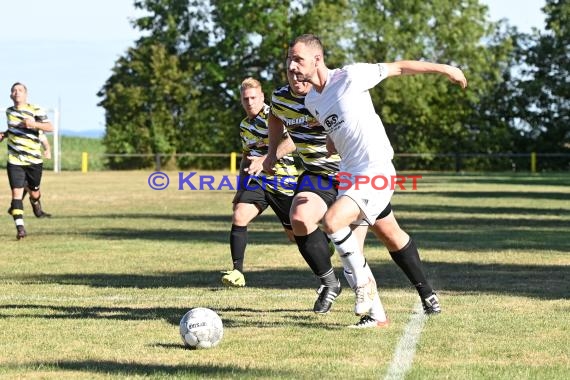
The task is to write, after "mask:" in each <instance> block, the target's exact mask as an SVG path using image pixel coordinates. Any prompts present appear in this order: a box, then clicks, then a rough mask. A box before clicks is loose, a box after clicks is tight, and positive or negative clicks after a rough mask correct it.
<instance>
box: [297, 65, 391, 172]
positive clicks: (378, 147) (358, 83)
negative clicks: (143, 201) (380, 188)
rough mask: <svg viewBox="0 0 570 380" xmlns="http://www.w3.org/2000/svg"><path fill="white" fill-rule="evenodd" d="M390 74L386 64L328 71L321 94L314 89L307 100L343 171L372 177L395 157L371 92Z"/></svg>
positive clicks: (307, 105) (346, 67) (351, 66)
mask: <svg viewBox="0 0 570 380" xmlns="http://www.w3.org/2000/svg"><path fill="white" fill-rule="evenodd" d="M387 75H388V68H387V67H386V65H385V64H383V63H377V64H370V63H356V64H353V65H348V66H345V67H343V68H342V69H334V70H329V71H328V77H327V81H326V84H325V87H324V89H323V91H322V93H319V92H317V91H316V90H315V88H314V87H313V88H312V89H311V90H310V91H309V93H308V94H307V96H306V97H305V107H306V108H307V109H308V110H309V111H310V112H311V113H312V114H313V115H314V116H315V117H316V118H317V120H318V121H319V122H320V123H321V125H322V126H323V127H324V128H325V131H326V132H327V134H328V135H329V137H330V138H331V140H332V141H333V142H334V144H335V147H336V149H337V152H338V153H339V154H340V156H341V163H340V169H341V171H345V172H349V173H352V174H356V173H358V174H373V173H374V172H375V171H376V170H377V169H378V168H379V167H382V166H383V165H386V164H387V163H390V161H391V160H392V158H393V156H394V150H393V149H392V145H391V144H390V141H389V140H388V136H387V135H386V130H385V129H384V125H383V124H382V121H381V120H380V117H379V116H378V115H377V114H376V111H375V110H374V105H373V103H372V98H371V97H370V93H369V91H368V90H369V89H371V88H372V87H374V86H376V85H377V84H378V83H380V82H381V81H382V80H384V79H385V78H386V77H387Z"/></svg>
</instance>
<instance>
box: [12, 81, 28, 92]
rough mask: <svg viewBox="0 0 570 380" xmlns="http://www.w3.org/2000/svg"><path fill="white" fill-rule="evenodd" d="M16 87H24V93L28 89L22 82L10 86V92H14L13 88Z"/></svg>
mask: <svg viewBox="0 0 570 380" xmlns="http://www.w3.org/2000/svg"><path fill="white" fill-rule="evenodd" d="M16 86H22V87H24V90H26V92H28V88H27V87H26V85H25V84H23V83H22V82H16V83H14V84H13V85H12V87H10V92H12V91H14V87H16Z"/></svg>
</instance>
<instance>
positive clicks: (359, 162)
mask: <svg viewBox="0 0 570 380" xmlns="http://www.w3.org/2000/svg"><path fill="white" fill-rule="evenodd" d="M287 65H288V67H287V68H288V70H290V71H291V72H292V73H294V75H295V77H296V79H297V80H301V81H306V82H309V83H311V84H312V85H313V88H312V89H311V91H309V93H308V94H307V95H306V97H305V106H306V107H307V109H308V110H309V111H310V112H311V113H312V114H313V115H315V117H316V118H317V120H318V121H319V122H320V123H321V124H322V125H323V126H324V128H325V131H326V133H327V135H328V136H329V138H330V139H331V140H332V142H333V143H334V146H335V147H336V150H337V151H338V153H339V154H340V156H341V157H342V160H341V168H340V172H345V173H349V176H348V178H347V179H348V180H349V181H350V183H351V186H346V187H348V188H346V187H344V188H343V189H342V190H340V191H339V194H338V197H337V200H336V201H335V202H334V204H333V205H332V206H331V207H330V208H329V209H328V211H327V212H326V214H325V217H324V219H323V229H324V231H325V232H326V233H327V234H328V235H329V237H330V238H331V240H332V241H333V242H334V243H335V245H336V248H337V251H338V253H339V255H340V258H341V261H342V263H343V266H344V267H345V268H346V269H348V270H349V271H350V272H351V273H352V274H353V276H354V281H355V293H356V302H355V310H354V311H355V313H356V314H358V315H364V314H366V313H368V312H369V311H370V308H371V307H372V300H373V299H374V297H375V296H376V293H377V289H376V286H375V281H374V279H373V278H370V275H369V274H367V273H366V272H365V271H364V270H363V268H364V265H365V258H364V255H363V253H362V250H361V248H360V247H359V243H358V239H357V238H356V236H355V235H354V234H353V233H352V231H351V228H350V225H351V223H355V222H356V223H358V222H359V221H364V222H366V223H368V224H370V225H372V224H374V222H375V220H376V217H377V216H378V215H379V214H380V213H381V212H382V211H383V210H384V209H385V208H386V206H387V205H388V204H389V202H390V199H391V197H392V194H393V189H391V187H390V186H387V187H385V188H383V189H380V188H381V187H382V186H373V185H372V183H371V181H369V182H368V183H363V182H364V180H365V179H366V178H368V179H369V180H371V179H372V178H373V177H376V176H383V177H384V178H387V179H388V180H389V179H390V178H391V176H393V175H395V173H396V172H395V169H394V166H393V164H392V158H393V153H394V151H393V149H392V146H391V144H390V141H389V140H388V137H387V135H386V132H385V129H384V126H383V125H382V121H381V120H380V117H379V116H378V115H377V114H376V111H375V109H374V105H373V103H372V99H371V97H370V93H369V89H371V88H373V87H374V86H376V85H377V84H378V83H380V82H381V81H382V80H384V79H386V78H388V77H392V76H398V75H406V74H407V75H414V74H428V73H434V74H440V75H444V76H447V77H448V78H449V80H451V81H452V82H454V83H457V84H459V85H460V86H461V87H462V88H465V87H466V86H467V80H466V78H465V75H464V74H463V72H462V71H461V70H460V69H459V68H456V67H452V66H449V65H444V64H437V63H430V62H421V61H397V62H391V63H376V64H369V63H357V64H353V65H348V66H345V67H343V68H340V69H329V68H327V66H326V65H325V61H324V49H323V45H322V43H321V41H320V40H319V38H318V37H316V36H314V35H311V34H305V35H301V36H299V37H297V38H296V39H295V40H294V41H293V42H292V43H291V46H290V49H289V55H288V58H287ZM359 178H360V181H359ZM393 221H394V223H396V220H395V218H394V219H393ZM410 242H411V240H410ZM408 244H409V243H408ZM402 248H405V247H404V246H403V247H402ZM422 303H423V306H424V310H425V311H426V312H427V313H429V311H430V309H433V307H434V306H436V307H437V309H439V301H438V299H437V296H436V295H435V293H433V294H431V295H430V296H428V297H426V298H424V299H422ZM434 304H435V305H434ZM437 311H439V310H437ZM437 311H435V312H437Z"/></svg>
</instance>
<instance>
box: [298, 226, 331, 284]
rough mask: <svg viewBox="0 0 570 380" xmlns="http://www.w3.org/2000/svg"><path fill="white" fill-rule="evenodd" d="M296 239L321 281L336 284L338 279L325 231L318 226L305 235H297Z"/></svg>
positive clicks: (300, 249) (306, 259) (303, 254)
mask: <svg viewBox="0 0 570 380" xmlns="http://www.w3.org/2000/svg"><path fill="white" fill-rule="evenodd" d="M295 241H296V242H297V247H299V252H301V255H302V256H303V258H304V259H305V261H306V262H307V264H309V267H310V268H311V270H312V271H313V273H314V274H315V275H316V276H317V277H319V279H320V280H321V283H322V284H323V285H325V286H333V285H336V284H337V281H338V280H337V278H336V275H335V274H334V270H333V267H332V263H331V257H330V252H329V246H328V242H327V237H326V235H325V233H324V232H323V231H321V229H319V228H317V229H316V230H315V231H313V232H311V233H310V234H308V235H305V236H297V235H295Z"/></svg>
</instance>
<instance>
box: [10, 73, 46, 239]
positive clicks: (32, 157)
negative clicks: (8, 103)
mask: <svg viewBox="0 0 570 380" xmlns="http://www.w3.org/2000/svg"><path fill="white" fill-rule="evenodd" d="M10 99H12V102H13V103H14V105H13V106H12V107H9V108H7V109H6V119H7V122H8V130H7V131H5V132H3V133H0V141H1V140H4V139H6V140H7V142H8V165H7V171H8V180H9V182H10V188H11V189H12V203H11V205H10V213H11V214H12V217H13V219H14V224H15V225H16V231H17V232H16V238H17V239H18V240H20V239H22V238H24V237H26V229H25V227H24V205H23V202H22V197H23V194H24V187H25V186H27V187H28V188H29V192H30V202H31V205H32V209H33V211H34V214H35V215H36V216H37V217H41V216H43V215H44V214H45V213H44V212H43V210H42V205H41V203H40V197H41V192H40V183H41V179H42V172H43V160H42V151H41V145H42V144H41V140H40V133H43V132H51V131H52V130H53V126H52V124H51V122H50V121H49V119H48V116H47V114H46V112H45V111H44V110H43V109H42V108H41V107H39V106H37V105H33V104H29V103H28V90H27V88H26V86H25V85H24V84H22V83H19V82H17V83H14V84H13V85H12V87H11V89H10Z"/></svg>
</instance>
